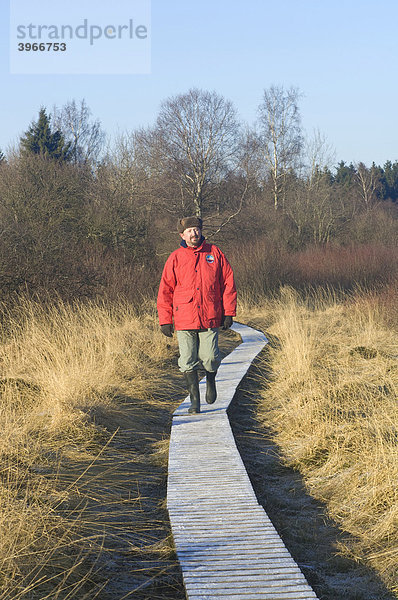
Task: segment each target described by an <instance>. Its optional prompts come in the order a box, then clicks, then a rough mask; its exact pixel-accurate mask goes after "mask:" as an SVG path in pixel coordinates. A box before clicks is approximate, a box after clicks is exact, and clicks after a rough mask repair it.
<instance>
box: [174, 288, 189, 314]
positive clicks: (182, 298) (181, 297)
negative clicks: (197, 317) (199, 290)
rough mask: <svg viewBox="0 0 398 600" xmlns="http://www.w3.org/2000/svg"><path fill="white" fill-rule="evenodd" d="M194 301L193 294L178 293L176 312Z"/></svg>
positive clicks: (175, 297)
mask: <svg viewBox="0 0 398 600" xmlns="http://www.w3.org/2000/svg"><path fill="white" fill-rule="evenodd" d="M192 301H193V294H192V292H188V293H186V294H184V293H181V292H178V293H177V294H174V297H173V306H174V308H175V310H178V308H179V307H182V306H183V305H184V304H189V303H190V302H192Z"/></svg>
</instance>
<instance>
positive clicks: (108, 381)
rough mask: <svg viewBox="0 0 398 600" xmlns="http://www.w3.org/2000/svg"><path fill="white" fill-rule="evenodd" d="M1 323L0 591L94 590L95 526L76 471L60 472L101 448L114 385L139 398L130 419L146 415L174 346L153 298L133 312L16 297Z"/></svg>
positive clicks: (36, 594)
mask: <svg viewBox="0 0 398 600" xmlns="http://www.w3.org/2000/svg"><path fill="white" fill-rule="evenodd" d="M2 323H3V325H2V331H1V333H2V335H1V338H0V426H1V437H0V465H1V467H0V598H1V599H4V600H6V599H7V600H11V599H12V600H17V599H22V598H24V599H25V598H29V599H30V598H35V599H38V598H40V600H44V599H46V598H52V599H54V598H57V599H66V598H68V599H70V598H79V600H81V599H84V598H94V597H97V594H100V588H101V584H100V583H99V584H98V585H95V584H94V583H93V581H94V582H95V577H94V575H93V574H94V571H95V570H96V568H97V567H96V564H95V557H96V556H98V555H99V554H100V553H101V544H102V537H101V532H97V531H94V532H93V530H92V528H90V527H87V526H86V525H87V524H85V518H86V517H85V512H84V511H85V506H84V498H82V494H81V491H80V489H79V485H80V484H79V479H80V477H81V474H79V472H78V471H77V472H76V473H75V475H74V476H75V477H76V480H75V481H73V480H72V481H70V482H69V483H68V484H67V485H65V482H64V481H61V479H62V477H61V475H60V473H61V472H62V469H63V467H64V465H65V464H68V465H69V464H73V461H74V460H80V461H82V458H84V464H90V463H91V462H93V461H95V460H96V455H97V454H101V451H102V450H101V447H103V445H104V443H105V444H106V443H107V441H109V435H106V436H105V435H103V433H104V430H103V428H101V427H100V426H98V425H97V424H96V422H95V415H96V414H103V413H104V412H106V410H107V409H109V408H112V406H113V407H115V400H114V397H115V395H116V394H118V395H120V394H123V393H125V394H126V395H130V396H131V395H134V397H135V398H140V400H141V402H142V405H140V410H137V414H136V415H135V417H134V418H135V419H139V414H143V415H144V413H145V399H148V402H150V396H151V393H152V392H153V391H154V390H155V389H156V388H157V387H158V386H159V381H161V376H160V375H159V371H160V369H159V365H160V364H162V362H164V361H165V360H166V359H168V358H170V356H171V354H172V353H173V349H172V348H170V346H169V345H167V344H166V343H165V341H164V338H163V336H162V335H161V333H160V332H159V328H158V326H157V323H156V320H155V315H154V312H153V309H152V307H151V306H148V308H147V310H143V311H142V312H141V313H140V314H137V313H136V312H135V311H134V310H133V309H132V308H131V307H130V306H129V305H128V304H124V303H119V304H117V305H116V304H114V305H113V306H106V305H105V304H99V303H91V304H90V303H85V304H78V305H75V306H70V305H66V304H63V303H61V302H60V303H58V304H57V305H56V306H55V305H52V306H50V307H44V306H43V305H41V304H39V303H34V302H31V301H28V300H25V301H23V300H21V302H20V303H19V307H18V309H17V310H15V309H14V310H13V311H11V312H10V311H9V312H7V311H6V310H3V314H2ZM139 427H140V425H139V421H138V423H137V428H139ZM98 581H99V582H100V581H101V579H100V578H99V579H98Z"/></svg>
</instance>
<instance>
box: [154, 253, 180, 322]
mask: <svg viewBox="0 0 398 600" xmlns="http://www.w3.org/2000/svg"><path fill="white" fill-rule="evenodd" d="M175 287H176V276H175V273H174V257H173V256H169V258H168V259H167V261H166V264H165V265H164V269H163V273H162V277H161V280H160V285H159V292H158V300H157V309H158V315H159V323H160V325H168V324H171V323H173V295H174V289H175Z"/></svg>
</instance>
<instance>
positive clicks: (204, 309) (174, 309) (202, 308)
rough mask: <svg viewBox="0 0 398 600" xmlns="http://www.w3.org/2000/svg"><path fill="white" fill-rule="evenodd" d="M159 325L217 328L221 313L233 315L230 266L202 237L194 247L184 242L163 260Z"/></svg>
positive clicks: (233, 295)
mask: <svg viewBox="0 0 398 600" xmlns="http://www.w3.org/2000/svg"><path fill="white" fill-rule="evenodd" d="M157 307H158V313H159V322H160V324H161V325H166V324H169V323H172V322H173V318H174V327H175V329H176V330H181V329H207V328H208V327H220V325H221V322H222V318H223V316H224V315H230V316H232V317H234V316H235V315H236V288H235V282H234V275H233V272H232V268H231V265H230V264H229V262H228V261H227V259H226V257H225V255H224V254H223V253H222V252H221V250H220V249H219V248H218V247H217V246H214V245H213V244H208V243H207V242H206V240H203V241H202V243H201V245H200V246H198V247H197V248H191V247H189V246H187V245H186V243H185V242H184V241H183V242H182V243H181V246H180V247H179V248H178V249H177V250H175V251H174V252H172V253H171V254H170V256H169V258H168V259H167V261H166V264H165V266H164V269H163V273H162V279H161V281H160V286H159V293H158V302H157Z"/></svg>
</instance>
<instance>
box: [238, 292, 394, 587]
mask: <svg viewBox="0 0 398 600" xmlns="http://www.w3.org/2000/svg"><path fill="white" fill-rule="evenodd" d="M396 299H397V297H396V288H395V289H394V288H391V289H390V291H389V292H384V293H383V294H382V295H377V294H374V295H372V294H358V295H357V296H355V297H352V298H350V299H348V300H346V301H344V302H342V301H337V300H336V298H334V297H333V295H332V294H327V293H325V294H323V295H322V294H318V295H317V296H316V295H314V296H313V297H312V298H307V299H306V300H303V299H301V298H300V297H299V295H298V294H297V293H295V292H294V291H293V290H291V289H290V288H286V289H284V290H282V292H281V294H280V296H279V297H278V298H277V299H274V300H272V301H268V302H266V303H264V304H263V306H262V307H261V308H259V307H257V308H256V309H252V310H251V311H247V310H246V315H249V318H251V319H252V320H254V322H257V323H259V322H261V320H262V322H263V323H266V325H267V327H268V329H267V330H268V331H269V332H270V334H271V335H272V336H274V339H273V341H274V343H273V344H272V346H273V348H272V349H271V350H270V352H271V367H272V372H273V375H272V378H271V380H270V381H268V382H264V383H265V385H264V390H263V393H262V397H261V400H260V401H259V404H258V414H259V417H260V419H261V420H262V422H263V423H264V424H266V426H267V427H271V428H272V430H273V431H274V433H275V437H276V440H277V443H278V445H279V446H280V448H281V450H282V453H283V456H284V458H285V460H286V462H287V463H288V464H289V465H290V466H293V467H294V468H296V469H298V470H299V471H300V472H301V473H302V475H303V477H304V480H305V482H306V485H307V487H308V489H309V491H310V492H311V494H312V495H313V496H314V497H316V498H317V499H321V500H322V501H324V502H326V504H327V507H328V510H329V514H330V516H331V517H332V518H333V519H334V520H335V521H336V522H337V523H338V524H339V526H340V527H341V529H342V530H343V531H344V532H346V533H347V534H349V535H347V539H346V541H345V542H344V543H342V544H341V546H340V552H342V553H343V554H345V555H348V556H350V557H351V558H352V557H353V558H354V559H356V560H358V561H363V562H365V563H367V564H369V565H370V566H371V567H373V568H374V569H375V570H377V571H378V572H379V574H380V575H381V577H382V578H383V579H384V581H385V582H386V583H387V585H388V586H389V588H390V589H391V590H392V591H393V592H394V593H395V594H397V596H398V578H397V564H398V405H397V388H398V347H397V329H398V327H397V318H396V317H397V306H396Z"/></svg>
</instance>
